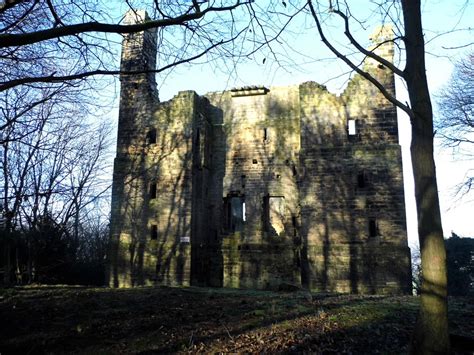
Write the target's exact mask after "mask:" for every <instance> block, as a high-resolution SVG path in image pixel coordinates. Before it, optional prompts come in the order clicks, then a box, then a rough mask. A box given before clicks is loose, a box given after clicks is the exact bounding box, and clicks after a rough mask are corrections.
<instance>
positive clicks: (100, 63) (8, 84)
mask: <svg viewBox="0 0 474 355" xmlns="http://www.w3.org/2000/svg"><path fill="white" fill-rule="evenodd" d="M251 2H252V1H251V0H226V1H221V2H219V3H218V4H217V3H216V2H214V1H212V2H208V1H205V2H203V1H172V2H169V1H151V0H150V1H140V2H136V4H135V2H134V1H126V2H125V3H126V8H128V9H129V10H130V11H137V10H136V9H137V7H136V6H138V7H139V8H140V9H145V10H148V11H149V13H150V14H151V15H152V18H156V19H148V20H146V21H143V22H141V23H135V24H124V23H123V22H122V21H123V17H119V18H113V17H112V16H110V15H109V14H110V13H113V11H111V10H110V9H109V8H107V6H106V5H105V4H103V3H102V2H100V1H86V0H73V1H41V0H36V1H31V2H22V1H11V2H10V1H9V2H6V3H4V4H3V6H2V5H0V24H1V25H2V26H1V28H0V57H1V58H2V59H3V64H2V66H3V68H5V69H7V68H9V69H12V70H13V72H12V73H14V74H12V73H10V74H9V75H8V76H6V77H4V78H3V80H1V81H0V91H2V90H7V89H10V88H13V87H15V86H18V85H25V84H32V83H58V82H64V81H66V80H78V79H83V78H87V77H90V76H94V75H117V74H130V75H133V74H138V72H132V71H129V72H128V71H125V72H124V71H121V70H120V68H119V67H118V62H117V60H116V58H118V56H116V55H115V53H114V52H115V51H116V49H117V47H118V46H115V47H114V44H115V43H114V41H115V42H119V41H118V40H117V38H116V37H113V35H114V34H115V35H117V34H128V33H134V32H140V31H144V30H148V29H153V28H154V29H157V31H158V51H159V53H158V62H159V67H158V68H157V69H156V72H161V71H163V70H166V69H169V68H171V67H173V66H176V65H178V64H182V63H186V62H190V61H193V60H196V59H198V58H202V57H206V56H207V58H222V57H228V58H229V57H231V54H236V53H237V52H238V49H239V44H238V43H237V42H236V41H237V39H242V40H245V38H246V37H245V36H248V34H249V33H251V32H252V31H250V32H248V30H249V23H250V22H251V19H252V14H251V13H250V12H249V11H245V10H246V9H247V7H246V6H247V5H248V4H249V3H251ZM111 5H112V6H113V5H114V3H111ZM125 10H126V9H125ZM240 10H242V11H240ZM25 23H26V24H27V25H25ZM111 35H112V37H111ZM38 47H40V48H44V52H43V53H47V55H46V56H44V55H41V56H38V55H36V53H37V48H38ZM45 58H47V59H48V60H49V62H50V63H54V65H51V66H46V65H42V60H43V59H45ZM38 59H41V61H39V62H38ZM3 72H4V73H9V71H8V70H3Z"/></svg>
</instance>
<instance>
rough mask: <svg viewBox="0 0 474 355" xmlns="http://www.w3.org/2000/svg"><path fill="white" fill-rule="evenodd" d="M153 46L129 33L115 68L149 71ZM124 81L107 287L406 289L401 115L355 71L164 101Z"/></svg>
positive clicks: (151, 89)
mask: <svg viewBox="0 0 474 355" xmlns="http://www.w3.org/2000/svg"><path fill="white" fill-rule="evenodd" d="M384 33H385V34H384V36H385V35H386V32H384ZM153 38H154V35H153V33H151V32H146V33H142V34H139V35H137V37H136V38H135V37H134V38H125V40H124V49H123V54H122V67H127V66H128V67H130V68H144V66H145V67H146V66H149V67H148V68H150V69H151V68H152V67H153V66H154V60H153V59H152V58H150V57H149V56H150V55H152V51H153V47H154V43H155V42H154V40H153ZM380 38H381V37H380V36H379V37H377V38H376V40H380ZM384 38H385V37H384ZM135 39H137V40H136V41H135ZM135 44H137V45H135ZM376 51H377V53H380V54H382V55H383V56H384V58H386V59H389V60H391V59H392V57H393V47H392V45H391V44H390V43H388V42H387V43H384V44H381V45H379V46H378V47H377V48H376ZM128 67H127V68H128ZM365 69H366V70H367V71H368V72H370V74H371V75H373V76H374V77H376V78H377V79H378V80H379V81H380V82H382V83H383V84H384V87H386V88H387V90H388V91H389V92H393V93H394V90H395V85H394V78H393V73H391V72H390V71H389V70H387V69H386V68H385V67H384V66H379V65H376V64H375V63H372V62H370V61H367V62H366V64H365ZM132 70H133V69H132ZM137 70H138V71H139V70H141V69H137ZM121 80H122V92H121V106H120V117H119V138H118V146H117V158H116V160H115V170H114V186H113V203H112V222H111V225H112V241H113V243H112V246H113V247H112V250H111V255H112V257H111V272H110V284H111V285H112V286H130V285H152V284H166V285H191V284H193V285H209V286H217V287H241V288H242V287H244V288H245V287H247V288H270V289H277V288H280V287H285V285H288V284H293V285H298V286H301V287H306V288H309V289H311V290H319V291H339V292H354V293H357V292H365V293H387V292H395V293H403V292H408V291H409V289H410V254H409V249H408V246H407V235H406V225H405V224H406V223H405V209H404V192H403V177H402V165H401V149H400V146H399V144H398V128H397V115H396V108H395V107H394V106H393V105H392V104H390V103H389V102H388V101H387V100H386V99H385V98H384V97H383V96H382V95H381V94H380V93H379V92H378V91H377V90H376V89H375V88H374V87H373V86H372V85H371V84H370V83H368V82H367V81H366V80H364V79H363V78H362V77H359V76H358V75H355V76H354V78H353V79H352V80H351V81H350V83H349V85H348V87H347V88H346V90H345V92H344V93H343V94H341V95H340V96H336V95H333V94H331V93H329V92H328V91H327V90H326V88H325V87H323V86H321V85H318V84H316V83H314V82H306V83H303V84H300V85H294V86H289V87H271V88H266V87H261V86H255V87H243V88H236V89H232V90H230V91H224V92H215V93H209V94H206V95H204V96H199V95H197V94H196V93H195V92H193V91H185V92H180V93H178V95H176V96H175V97H174V98H173V99H171V100H169V101H167V102H163V103H159V102H158V99H157V94H156V90H155V84H154V79H153V77H152V76H150V75H147V74H139V75H137V76H134V77H131V76H128V77H127V76H123V77H122V79H121Z"/></svg>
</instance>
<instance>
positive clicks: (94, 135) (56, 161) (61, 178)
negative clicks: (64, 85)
mask: <svg viewBox="0 0 474 355" xmlns="http://www.w3.org/2000/svg"><path fill="white" fill-rule="evenodd" d="M42 93H43V94H44V95H45V96H46V97H48V96H50V95H49V92H47V91H42ZM70 95H71V96H70ZM77 98H78V97H77V96H76V95H75V94H74V92H73V90H63V91H59V92H58V91H57V92H55V94H54V95H52V96H51V98H50V99H48V100H46V101H45V102H44V103H42V104H41V105H37V106H36V107H35V109H32V110H31V111H30V115H29V116H28V117H30V118H29V119H25V117H22V119H21V120H15V121H11V122H13V123H12V124H10V125H8V127H7V128H6V129H5V130H4V131H3V135H4V138H3V145H2V148H3V149H2V159H1V163H0V164H1V171H2V174H1V175H0V183H1V185H0V192H1V194H2V201H3V203H2V205H3V206H2V208H3V215H4V217H5V231H6V233H5V238H6V240H5V241H4V243H3V245H4V248H5V260H6V265H5V268H6V271H5V275H4V276H5V280H4V281H5V282H6V283H9V281H10V277H11V265H12V261H11V255H12V253H11V246H12V245H15V240H14V239H12V238H13V236H14V235H16V234H18V233H19V232H22V233H23V234H25V235H28V233H27V232H28V231H31V230H35V229H37V228H39V227H40V226H41V225H42V224H44V221H45V217H46V216H47V218H48V219H49V220H51V221H54V223H55V224H56V225H57V226H58V231H61V230H62V231H64V232H65V233H68V234H70V235H72V236H73V237H74V238H75V239H77V234H78V233H77V228H74V226H76V225H78V224H79V222H80V215H81V211H82V210H84V209H86V208H87V206H88V205H89V204H90V203H92V202H93V201H94V200H96V199H97V198H99V197H100V196H101V195H102V194H103V193H104V192H105V191H107V190H108V184H104V182H103V179H101V178H100V175H101V174H103V172H102V169H104V168H105V167H106V161H105V160H104V158H105V154H106V153H107V150H108V148H109V147H110V142H109V141H108V140H107V137H108V135H109V128H108V127H107V126H104V125H103V124H99V127H98V126H97V125H98V124H91V123H88V122H87V120H86V119H85V118H84V119H82V120H81V121H79V122H77V117H81V116H84V114H85V113H86V112H84V108H85V107H87V106H84V105H83V104H82V103H81V102H80V101H71V100H73V99H77ZM9 108H11V107H9ZM11 111H13V112H15V110H11ZM5 112H9V111H5ZM27 244H28V246H27V249H28V250H29V249H30V246H31V241H29V240H28V241H27ZM33 263H34V258H33V255H32V254H29V255H28V262H27V264H28V267H27V269H28V270H27V274H28V278H29V279H30V280H31V278H32V277H31V275H32V269H33V266H34V265H33Z"/></svg>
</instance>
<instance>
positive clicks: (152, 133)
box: [146, 128, 156, 144]
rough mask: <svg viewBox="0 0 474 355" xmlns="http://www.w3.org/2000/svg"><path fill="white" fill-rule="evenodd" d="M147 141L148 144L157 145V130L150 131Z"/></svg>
mask: <svg viewBox="0 0 474 355" xmlns="http://www.w3.org/2000/svg"><path fill="white" fill-rule="evenodd" d="M146 141H147V143H148V144H156V128H150V129H149V130H148V133H147V135H146Z"/></svg>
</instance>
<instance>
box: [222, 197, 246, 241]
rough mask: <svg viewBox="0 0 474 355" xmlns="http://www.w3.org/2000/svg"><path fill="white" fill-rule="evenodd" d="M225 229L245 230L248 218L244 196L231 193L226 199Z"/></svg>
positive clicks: (233, 230) (230, 230)
mask: <svg viewBox="0 0 474 355" xmlns="http://www.w3.org/2000/svg"><path fill="white" fill-rule="evenodd" d="M224 208H225V216H226V220H225V229H226V230H227V231H229V232H236V231H241V230H243V226H244V223H245V222H246V220H247V216H246V214H247V211H246V206H245V198H244V196H237V195H231V196H228V197H226V198H225V199H224Z"/></svg>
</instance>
